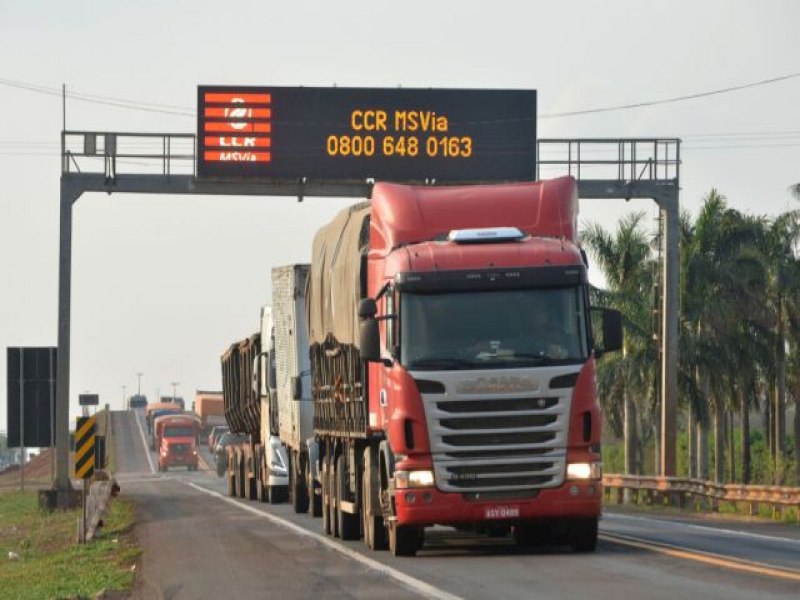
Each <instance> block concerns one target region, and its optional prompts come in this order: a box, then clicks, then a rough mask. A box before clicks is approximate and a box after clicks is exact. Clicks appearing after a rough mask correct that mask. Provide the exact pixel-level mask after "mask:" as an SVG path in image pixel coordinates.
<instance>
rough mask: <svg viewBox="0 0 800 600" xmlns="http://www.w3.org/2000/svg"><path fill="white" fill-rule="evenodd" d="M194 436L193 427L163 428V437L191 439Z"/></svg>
mask: <svg viewBox="0 0 800 600" xmlns="http://www.w3.org/2000/svg"><path fill="white" fill-rule="evenodd" d="M193 435H194V428H193V427H165V428H164V437H192V436H193Z"/></svg>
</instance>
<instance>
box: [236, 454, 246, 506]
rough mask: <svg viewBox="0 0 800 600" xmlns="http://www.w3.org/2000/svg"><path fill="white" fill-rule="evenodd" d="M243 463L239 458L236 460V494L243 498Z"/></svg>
mask: <svg viewBox="0 0 800 600" xmlns="http://www.w3.org/2000/svg"><path fill="white" fill-rule="evenodd" d="M244 492H245V490H244V464H243V463H242V461H241V460H238V459H237V460H236V495H237V496H239V498H244Z"/></svg>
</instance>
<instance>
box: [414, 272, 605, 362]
mask: <svg viewBox="0 0 800 600" xmlns="http://www.w3.org/2000/svg"><path fill="white" fill-rule="evenodd" d="M588 346H589V344H588V334H587V327H586V313H585V310H584V296H583V288H581V287H568V288H546V289H517V290H503V291H470V292H444V293H424V294H423V293H411V292H406V293H403V294H401V296H400V360H401V362H402V363H403V364H404V365H405V366H406V367H407V368H408V369H414V370H448V369H450V370H452V369H492V368H509V367H526V366H539V365H551V364H569V363H578V362H583V361H585V360H586V358H587V355H588Z"/></svg>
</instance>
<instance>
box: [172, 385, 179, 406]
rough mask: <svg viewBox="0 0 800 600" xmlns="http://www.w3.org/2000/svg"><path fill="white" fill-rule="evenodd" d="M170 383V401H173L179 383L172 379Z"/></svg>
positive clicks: (176, 394) (176, 395)
mask: <svg viewBox="0 0 800 600" xmlns="http://www.w3.org/2000/svg"><path fill="white" fill-rule="evenodd" d="M170 385H172V401H173V402H174V401H175V399H176V398H177V397H178V392H177V389H178V386H179V385H180V383H179V382H177V381H173V382H172V383H171V384H170Z"/></svg>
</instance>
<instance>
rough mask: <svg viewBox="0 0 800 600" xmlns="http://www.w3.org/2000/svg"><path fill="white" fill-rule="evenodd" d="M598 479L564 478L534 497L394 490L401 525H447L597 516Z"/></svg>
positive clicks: (600, 500) (600, 496)
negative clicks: (493, 497) (474, 497)
mask: <svg viewBox="0 0 800 600" xmlns="http://www.w3.org/2000/svg"><path fill="white" fill-rule="evenodd" d="M602 491H603V489H602V483H601V482H600V481H567V482H565V483H564V484H563V485H561V486H560V487H557V488H549V489H543V490H540V491H539V494H538V495H537V496H536V497H535V498H529V499H517V500H512V499H497V500H485V501H484V500H467V499H466V498H465V497H464V495H463V494H458V493H452V492H441V491H439V490H438V489H436V488H409V489H404V490H397V491H395V494H394V500H395V510H396V514H397V522H398V524H400V525H434V524H437V525H450V524H457V523H486V522H492V521H495V522H506V523H513V522H519V521H532V520H536V519H554V518H555V519H557V518H592V517H598V516H600V512H601V505H602V497H603V494H602Z"/></svg>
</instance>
